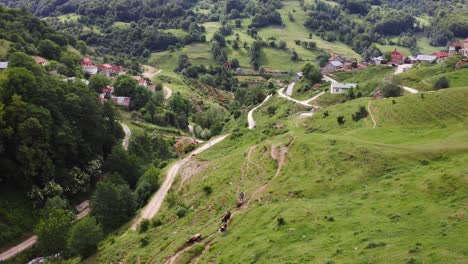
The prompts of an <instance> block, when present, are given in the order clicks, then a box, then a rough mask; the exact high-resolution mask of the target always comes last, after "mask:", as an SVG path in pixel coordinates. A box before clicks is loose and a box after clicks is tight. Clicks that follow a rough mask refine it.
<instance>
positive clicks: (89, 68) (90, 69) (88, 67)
mask: <svg viewBox="0 0 468 264" xmlns="http://www.w3.org/2000/svg"><path fill="white" fill-rule="evenodd" d="M81 70H82V71H83V72H84V73H88V74H96V73H97V72H98V67H97V66H94V65H93V62H92V61H91V59H90V58H84V59H83V61H81Z"/></svg>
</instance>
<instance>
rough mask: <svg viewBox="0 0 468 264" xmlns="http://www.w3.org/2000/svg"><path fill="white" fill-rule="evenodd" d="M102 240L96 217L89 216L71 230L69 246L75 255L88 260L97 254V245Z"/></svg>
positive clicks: (68, 240)
mask: <svg viewBox="0 0 468 264" xmlns="http://www.w3.org/2000/svg"><path fill="white" fill-rule="evenodd" d="M102 238H103V233H102V229H101V226H100V225H98V224H97V223H96V219H95V218H94V217H91V216H87V217H85V218H83V219H81V220H80V221H78V222H77V223H76V224H75V225H74V226H73V227H72V228H71V229H70V232H69V233H68V239H67V246H68V249H69V250H70V252H72V253H73V254H77V255H81V256H82V257H83V258H86V257H89V256H91V255H93V254H94V253H95V252H96V250H97V245H98V243H99V241H101V239H102Z"/></svg>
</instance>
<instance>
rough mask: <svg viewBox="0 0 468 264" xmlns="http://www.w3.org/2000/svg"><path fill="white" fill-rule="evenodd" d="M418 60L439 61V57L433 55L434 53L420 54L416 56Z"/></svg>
mask: <svg viewBox="0 0 468 264" xmlns="http://www.w3.org/2000/svg"><path fill="white" fill-rule="evenodd" d="M416 60H417V61H418V62H428V63H434V62H436V61H437V57H436V56H432V55H418V56H417V57H416Z"/></svg>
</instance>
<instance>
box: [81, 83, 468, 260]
mask: <svg viewBox="0 0 468 264" xmlns="http://www.w3.org/2000/svg"><path fill="white" fill-rule="evenodd" d="M369 100H370V98H360V99H356V100H352V101H349V102H346V103H344V104H339V105H333V106H329V107H324V108H322V109H321V110H320V111H319V112H317V113H316V114H315V115H314V116H313V117H312V118H299V117H298V116H297V114H296V113H298V112H301V111H303V110H304V109H302V108H301V107H298V106H297V105H294V104H293V103H291V102H289V101H285V100H284V99H282V98H277V96H274V97H273V98H272V99H270V101H268V102H267V103H266V104H265V105H264V106H263V107H261V108H260V109H259V110H258V112H256V113H255V114H254V117H255V119H256V120H257V128H256V129H255V130H253V131H250V130H247V129H245V123H241V124H239V129H238V130H237V132H235V133H233V134H232V135H231V136H230V137H229V138H228V139H226V140H225V141H223V142H222V143H219V145H216V146H214V147H213V148H212V149H210V150H208V151H206V152H205V153H203V154H200V155H197V157H196V158H195V159H194V160H193V164H192V165H190V166H188V167H187V168H185V169H183V170H182V172H181V175H180V176H181V177H184V178H185V179H186V181H185V182H184V183H182V181H181V177H179V178H178V179H177V180H176V183H175V184H174V185H173V188H172V189H171V191H170V194H169V195H168V196H167V198H166V200H165V201H164V203H163V207H162V210H161V212H160V214H159V215H158V216H157V217H156V219H157V221H154V223H157V224H156V225H153V227H151V228H150V229H149V230H148V231H147V232H144V233H138V232H133V231H126V232H122V233H119V234H116V235H115V236H112V237H111V238H108V239H107V240H106V241H104V242H103V243H102V244H101V245H100V253H99V255H97V256H95V258H93V260H90V262H91V263H93V262H106V263H108V262H115V261H118V260H122V259H123V260H125V262H127V263H136V262H137V261H141V262H142V263H161V262H164V260H166V259H167V258H168V257H169V256H171V255H172V254H174V253H175V252H176V251H177V250H178V249H179V248H181V247H182V246H183V245H184V243H185V241H186V240H187V239H188V238H189V237H191V236H192V235H194V234H196V233H200V234H202V235H203V236H204V237H207V238H206V239H205V240H203V241H202V242H200V243H199V244H197V245H196V246H194V247H192V248H191V249H190V250H187V251H185V252H184V253H182V254H181V255H180V256H179V257H178V258H177V259H176V261H175V263H191V262H193V261H194V259H195V258H198V260H199V263H245V262H248V263H272V262H275V263H306V262H313V263H331V262H335V263H349V262H350V260H351V259H352V260H353V262H354V263H355V262H359V263H360V262H366V263H369V262H373V263H383V262H386V261H387V260H389V259H392V262H394V263H423V262H425V263H461V262H464V261H466V252H467V251H468V246H467V245H466V243H464V241H465V240H466V236H465V235H462V234H464V233H466V232H465V231H466V229H467V228H468V223H467V221H466V219H465V218H464V215H465V214H466V206H465V204H464V200H465V199H466V196H467V194H468V193H467V191H466V188H464V186H466V184H467V178H466V172H467V171H468V165H467V164H468V156H467V155H466V153H467V151H468V140H467V139H468V132H467V130H466V122H467V120H468V107H467V105H468V101H467V100H468V88H456V89H446V90H442V91H437V92H431V93H425V94H424V96H423V97H421V95H419V94H415V95H406V96H404V97H399V98H391V99H384V100H375V101H372V103H371V107H370V108H371V111H372V113H373V114H374V117H375V119H376V120H377V127H376V128H375V129H372V121H371V120H370V117H369V116H367V117H366V118H364V119H361V120H359V121H357V122H355V121H353V120H352V119H351V115H352V114H353V113H355V112H356V111H357V110H358V109H359V107H360V106H366V107H367V105H368V102H369ZM271 106H275V107H276V112H275V113H274V114H273V115H271V114H270V113H269V111H266V109H268V108H269V107H271ZM325 111H327V112H328V115H327V116H326V117H325V116H324V112H325ZM340 115H341V116H344V117H345V123H344V124H343V125H338V123H337V122H336V118H337V116H340ZM278 124H281V125H282V126H281V128H280V127H279V126H277V125H278ZM287 146H289V147H288V151H287V154H286V155H285V163H284V166H283V167H282V169H281V171H280V173H279V174H278V176H277V177H276V178H273V177H274V175H275V172H276V171H277V169H278V161H277V160H275V159H273V158H272V156H271V155H272V154H271V153H272V151H273V152H277V150H278V149H280V148H285V147H287ZM193 168H198V169H196V170H195V169H193ZM187 171H189V173H187ZM190 171H191V172H190ZM265 183H268V185H266V187H265V188H264V190H263V191H259V190H262V189H261V188H260V186H262V185H263V184H265ZM241 191H245V192H246V195H247V197H250V196H251V195H252V193H254V192H257V195H256V196H255V197H254V198H253V199H252V203H251V204H250V205H249V206H248V207H247V208H245V209H242V210H240V211H238V212H236V213H235V215H234V216H233V219H232V221H231V222H230V224H229V226H228V231H227V232H226V233H222V234H220V233H216V229H217V228H218V227H219V225H220V218H221V216H222V214H223V212H224V211H225V210H228V209H230V210H234V209H235V202H236V197H237V196H238V194H239V193H240V192H241ZM211 234H214V235H211ZM142 241H148V243H146V242H142Z"/></svg>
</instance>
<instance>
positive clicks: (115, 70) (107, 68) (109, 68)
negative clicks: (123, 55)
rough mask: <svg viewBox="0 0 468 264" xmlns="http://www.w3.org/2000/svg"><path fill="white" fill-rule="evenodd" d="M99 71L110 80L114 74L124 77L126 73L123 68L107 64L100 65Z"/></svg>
mask: <svg viewBox="0 0 468 264" xmlns="http://www.w3.org/2000/svg"><path fill="white" fill-rule="evenodd" d="M98 69H99V72H100V73H101V74H102V75H105V76H106V77H107V78H110V77H111V75H112V74H117V75H122V74H125V73H126V72H125V70H124V68H123V67H122V66H119V65H111V64H107V63H105V64H101V65H99V67H98Z"/></svg>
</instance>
